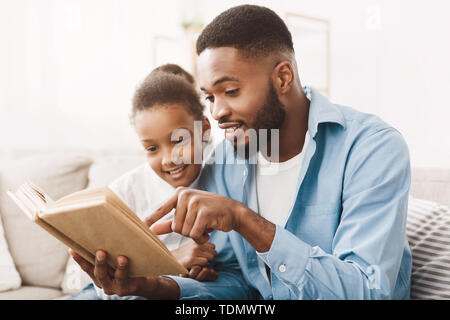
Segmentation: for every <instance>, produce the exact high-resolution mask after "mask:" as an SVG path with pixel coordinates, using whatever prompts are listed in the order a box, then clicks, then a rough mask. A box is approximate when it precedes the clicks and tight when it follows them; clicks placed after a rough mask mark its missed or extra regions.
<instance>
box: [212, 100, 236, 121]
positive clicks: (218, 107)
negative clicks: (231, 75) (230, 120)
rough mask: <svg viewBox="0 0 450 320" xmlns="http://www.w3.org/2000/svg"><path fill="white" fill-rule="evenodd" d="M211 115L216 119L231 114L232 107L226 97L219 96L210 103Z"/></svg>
mask: <svg viewBox="0 0 450 320" xmlns="http://www.w3.org/2000/svg"><path fill="white" fill-rule="evenodd" d="M210 111H211V115H212V117H213V118H214V120H220V119H222V118H225V117H229V116H230V115H231V109H230V107H229V105H228V104H227V103H226V101H224V99H220V98H217V99H215V101H214V102H213V103H211V105H210Z"/></svg>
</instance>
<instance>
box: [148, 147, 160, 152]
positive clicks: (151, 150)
mask: <svg viewBox="0 0 450 320" xmlns="http://www.w3.org/2000/svg"><path fill="white" fill-rule="evenodd" d="M157 149H158V148H156V147H148V148H146V149H145V150H147V151H148V152H155V151H156V150H157Z"/></svg>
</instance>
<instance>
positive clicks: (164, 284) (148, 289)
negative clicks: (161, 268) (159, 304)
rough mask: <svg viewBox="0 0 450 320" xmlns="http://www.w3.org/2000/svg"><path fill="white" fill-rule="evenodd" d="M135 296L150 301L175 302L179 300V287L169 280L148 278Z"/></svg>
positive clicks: (165, 278)
mask: <svg viewBox="0 0 450 320" xmlns="http://www.w3.org/2000/svg"><path fill="white" fill-rule="evenodd" d="M136 295H138V296H141V297H144V298H147V299H151V300H153V299H157V300H177V299H179V298H180V287H179V286H178V284H177V283H176V281H174V280H172V279H171V278H167V277H149V278H147V281H145V282H144V283H142V285H140V287H139V288H138V289H137V292H136Z"/></svg>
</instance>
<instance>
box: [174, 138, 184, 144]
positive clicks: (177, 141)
mask: <svg viewBox="0 0 450 320" xmlns="http://www.w3.org/2000/svg"><path fill="white" fill-rule="evenodd" d="M180 142H183V137H180V139H178V140H175V141H174V142H173V143H175V144H177V143H180Z"/></svg>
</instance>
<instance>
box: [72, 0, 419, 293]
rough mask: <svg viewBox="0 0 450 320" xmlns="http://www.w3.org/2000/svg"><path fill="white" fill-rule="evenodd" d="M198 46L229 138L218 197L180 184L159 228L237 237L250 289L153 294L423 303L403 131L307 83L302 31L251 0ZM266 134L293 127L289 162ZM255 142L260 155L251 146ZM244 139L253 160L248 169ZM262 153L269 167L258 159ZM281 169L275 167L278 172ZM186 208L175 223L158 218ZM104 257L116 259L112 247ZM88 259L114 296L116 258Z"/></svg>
mask: <svg viewBox="0 0 450 320" xmlns="http://www.w3.org/2000/svg"><path fill="white" fill-rule="evenodd" d="M197 53H198V55H199V57H198V74H199V79H198V82H199V84H200V87H201V90H202V91H203V92H204V94H205V96H206V99H207V100H208V101H209V102H210V109H211V112H212V115H213V117H214V118H215V119H216V120H218V121H219V126H220V127H221V128H222V129H225V133H226V138H227V140H228V141H225V142H224V143H223V144H222V145H221V146H219V149H218V150H220V147H224V148H225V151H224V152H218V153H217V152H216V155H215V156H216V158H215V159H214V160H215V162H214V163H212V164H210V165H207V166H206V167H205V169H204V171H203V173H202V181H201V183H202V184H203V186H204V189H206V190H209V191H213V192H215V193H210V192H206V191H199V190H190V189H186V188H181V189H178V190H177V192H176V194H175V195H174V196H173V197H172V198H171V199H170V200H169V201H168V202H167V203H166V204H164V205H163V206H162V207H161V208H160V209H159V210H158V211H157V212H155V213H154V214H153V215H152V216H151V217H150V218H149V220H148V222H149V224H153V225H152V229H153V230H154V231H155V232H157V233H165V232H171V231H175V232H178V233H181V234H183V235H186V236H189V237H191V238H193V239H194V240H196V241H197V242H199V243H203V242H205V241H207V240H208V238H209V236H208V233H209V232H211V231H212V230H219V231H222V232H214V233H213V234H212V237H213V241H221V242H222V243H227V244H228V246H225V245H224V246H223V247H224V248H225V249H223V250H225V251H226V253H227V254H230V257H231V255H232V254H233V256H235V257H236V258H237V261H238V262H239V266H240V269H241V270H242V274H243V277H244V278H245V283H243V284H241V285H239V284H238V283H239V281H238V280H236V279H238V276H236V275H234V274H231V275H225V276H224V277H222V278H221V277H220V276H219V279H218V280H217V281H216V282H215V283H206V284H205V283H199V282H196V281H195V280H192V279H185V278H179V277H159V278H152V279H151V280H150V282H146V283H145V284H143V285H142V286H139V287H140V288H146V289H145V290H143V291H139V293H141V294H143V295H144V296H147V297H153V298H223V297H229V298H253V297H258V298H264V299H407V298H409V286H410V279H409V278H410V270H411V254H410V250H409V247H408V242H407V239H406V230H405V229H406V212H407V200H408V191H409V184H410V167H409V155H408V149H407V146H406V144H405V142H404V140H403V139H402V137H401V135H400V134H399V133H398V132H397V131H396V130H395V129H393V128H392V127H390V126H389V125H387V124H386V123H384V122H383V121H381V120H380V119H379V118H377V117H375V116H372V115H367V114H363V113H360V112H358V111H355V110H353V109H350V108H347V107H342V106H338V105H334V104H332V103H330V102H329V101H327V100H326V99H325V98H324V97H323V96H321V95H320V94H319V93H318V92H317V91H316V90H314V89H311V88H306V87H305V88H302V85H301V82H300V78H299V74H298V70H297V65H296V61H295V57H294V49H293V44H292V38H291V34H290V33H289V30H288V29H287V27H286V25H285V24H284V22H283V21H282V20H281V19H280V18H279V17H278V16H277V15H276V14H275V13H274V12H273V11H271V10H269V9H267V8H264V7H258V6H250V5H244V6H238V7H234V8H231V9H229V10H227V11H225V12H223V13H222V14H220V15H219V16H218V17H216V18H215V19H214V20H213V21H212V22H211V23H210V24H209V25H208V26H207V27H206V28H205V29H204V31H203V32H202V34H201V35H200V37H199V39H198V41H197ZM262 129H279V131H278V132H279V145H278V159H277V160H276V161H274V160H273V157H272V156H273V153H274V152H273V151H274V150H273V149H270V151H271V156H270V157H267V156H265V154H264V152H261V151H262V150H263V149H265V148H267V147H270V146H272V144H270V145H269V144H264V143H263V141H261V140H259V138H258V136H257V135H256V138H255V136H252V135H251V134H246V133H247V132H249V131H251V130H256V131H258V132H260V131H261V130H262ZM275 133H276V131H275ZM274 137H276V135H275V136H273V137H271V139H272V140H273V139H274ZM255 139H258V140H257V146H258V147H259V148H261V150H260V152H258V154H257V155H255V154H253V153H252V152H251V148H250V146H251V144H252V142H254V140H255ZM271 142H272V141H271ZM241 147H244V149H245V150H246V152H245V156H247V159H246V160H245V161H243V163H242V161H241V163H240V164H236V163H235V162H237V161H235V160H237V159H238V157H242V156H243V155H242V154H239V152H237V151H239V149H240V148H241ZM241 149H242V148H241ZM255 158H257V159H258V164H256V165H255V164H253V163H251V161H250V160H251V159H255ZM267 158H269V159H267ZM275 158H276V157H275ZM233 162H234V164H229V163H233ZM273 166H275V168H276V170H272V171H270V173H269V174H268V173H267V171H266V170H265V169H267V168H273ZM173 208H175V209H176V211H175V217H174V220H173V221H172V222H171V221H169V222H168V223H167V222H156V221H157V220H158V219H160V218H161V217H163V216H164V215H165V214H167V213H168V212H170V211H171V210H172V209H173ZM155 222H156V223H155ZM225 238H226V240H224V239H225ZM99 254H100V257H101V258H102V259H103V261H104V258H105V257H106V255H105V253H104V252H99ZM122 258H123V257H122ZM122 258H121V259H122ZM123 259H124V262H126V261H125V260H126V259H125V258H123ZM78 260H79V259H78ZM79 261H81V260H79ZM81 264H82V266H83V267H84V269H85V270H88V271H89V272H91V274H92V275H94V276H95V274H94V273H97V274H99V273H100V274H101V277H103V278H104V279H103V280H102V281H104V282H102V281H99V279H98V277H97V281H99V282H102V283H101V285H106V286H107V287H108V288H110V289H111V290H113V291H114V286H112V285H111V283H114V281H115V278H109V276H107V274H106V271H105V268H104V266H102V265H101V264H99V265H96V266H95V267H93V266H86V264H85V263H84V262H82V263H81ZM122 271H123V272H122ZM122 271H120V272H122V273H120V274H119V281H120V282H121V285H118V286H117V288H119V289H120V290H123V291H122V293H124V292H125V293H129V292H133V293H135V292H136V291H132V290H131V291H130V290H129V287H132V285H131V286H130V285H129V283H132V282H133V281H131V282H130V281H128V280H127V279H126V276H127V268H126V266H125V267H124V268H123V270H122ZM219 274H220V272H219ZM105 278H107V279H106V280H105ZM233 279H235V280H233ZM143 283H144V282H143ZM155 288H158V290H156V289H155ZM254 293H256V296H253V294H254Z"/></svg>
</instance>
